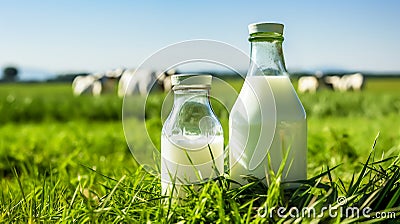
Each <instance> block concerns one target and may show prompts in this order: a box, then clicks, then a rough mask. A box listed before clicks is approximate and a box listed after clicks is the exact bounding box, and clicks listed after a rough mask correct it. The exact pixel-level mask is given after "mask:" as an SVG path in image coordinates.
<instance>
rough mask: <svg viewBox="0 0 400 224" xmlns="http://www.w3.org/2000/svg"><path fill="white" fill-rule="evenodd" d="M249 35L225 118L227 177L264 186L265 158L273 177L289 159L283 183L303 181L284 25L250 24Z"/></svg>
mask: <svg viewBox="0 0 400 224" xmlns="http://www.w3.org/2000/svg"><path fill="white" fill-rule="evenodd" d="M249 32H250V37H249V41H250V43H251V62H250V66H249V70H248V73H247V77H246V79H245V82H244V84H243V87H242V89H241V91H240V93H239V96H238V99H237V101H236V102H235V105H234V106H233V108H232V111H231V113H230V117H229V166H230V177H231V178H232V179H233V180H235V181H237V182H239V183H240V184H246V183H247V181H246V180H245V179H244V178H243V175H252V176H255V177H257V178H259V179H263V182H264V183H265V184H267V175H268V173H269V165H268V158H267V154H269V156H270V158H271V164H270V165H271V167H272V169H273V171H274V172H275V173H276V172H277V171H278V168H279V166H280V164H281V162H282V160H283V158H284V156H285V155H286V153H288V157H287V161H286V165H285V169H284V171H283V173H282V181H295V180H301V179H306V178H307V121H306V114H305V111H304V108H303V106H302V104H301V102H300V100H299V98H298V96H297V94H296V92H295V90H294V88H293V86H292V84H291V82H290V79H289V77H288V73H287V72H286V68H285V63H284V58H283V53H282V42H283V35H282V34H283V24H277V23H257V24H251V25H249ZM293 186H295V185H294V184H292V185H289V187H293Z"/></svg>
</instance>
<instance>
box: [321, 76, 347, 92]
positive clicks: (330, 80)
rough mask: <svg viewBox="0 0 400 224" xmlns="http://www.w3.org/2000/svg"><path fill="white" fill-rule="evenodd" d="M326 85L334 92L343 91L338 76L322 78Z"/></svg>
mask: <svg viewBox="0 0 400 224" xmlns="http://www.w3.org/2000/svg"><path fill="white" fill-rule="evenodd" d="M324 81H325V83H326V84H327V85H329V86H332V89H333V90H335V91H343V86H342V82H341V78H340V77H339V76H327V77H325V78H324Z"/></svg>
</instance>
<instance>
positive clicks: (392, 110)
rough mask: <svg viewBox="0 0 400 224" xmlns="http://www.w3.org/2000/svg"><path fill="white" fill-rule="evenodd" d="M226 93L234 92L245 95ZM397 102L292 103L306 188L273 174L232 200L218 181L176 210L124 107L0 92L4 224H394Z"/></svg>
mask: <svg viewBox="0 0 400 224" xmlns="http://www.w3.org/2000/svg"><path fill="white" fill-rule="evenodd" d="M228 82H229V83H231V84H232V86H234V87H235V88H236V89H237V90H239V89H240V87H241V83H242V81H241V80H228ZM399 90H400V79H397V78H387V79H368V80H367V82H366V85H365V88H364V90H363V91H361V92H345V93H340V92H333V91H331V90H327V89H323V90H321V91H319V92H317V93H316V94H299V96H300V99H301V101H302V103H303V105H304V107H305V109H306V112H307V117H308V130H309V134H308V155H307V156H308V180H306V181H304V182H303V186H302V187H300V188H298V189H297V190H284V189H283V188H282V183H280V182H279V175H281V174H280V173H277V174H271V180H272V183H273V184H272V185H270V187H269V188H267V187H265V186H263V185H261V184H260V183H259V182H258V180H253V179H251V178H250V179H249V181H250V183H249V184H248V185H245V186H243V187H241V188H238V189H230V188H229V184H230V180H229V178H228V177H226V176H224V177H221V178H219V179H218V180H216V181H214V182H210V183H207V184H204V185H203V186H201V188H200V190H199V191H195V190H193V187H192V186H188V189H187V190H188V191H189V192H190V193H189V195H188V197H187V199H186V200H184V201H183V202H181V204H179V205H176V204H169V203H166V200H164V199H163V198H162V197H161V196H160V183H159V182H160V181H159V179H157V177H154V176H152V175H151V174H148V173H146V172H145V171H144V170H143V169H142V168H141V167H140V166H138V164H137V163H136V162H135V160H134V159H133V156H132V155H131V153H130V151H129V148H128V146H127V144H126V141H125V137H124V132H123V128H122V122H121V118H122V115H121V108H122V99H119V98H118V97H117V96H114V95H104V96H100V97H92V96H80V97H74V96H73V95H72V91H71V87H70V85H68V84H54V83H53V84H46V83H35V84H1V85H0V185H1V190H0V223H3V222H14V223H37V222H39V223H40V222H44V223H47V222H62V223H64V222H67V223H70V222H74V223H75V222H76V223H120V222H123V223H125V222H127V223H144V222H161V223H170V222H171V223H176V222H179V223H186V222H188V223H253V222H254V223H275V222H276V223H284V222H286V223H291V222H300V221H302V222H303V223H304V222H306V223H307V222H311V221H314V222H313V223H318V222H319V223H351V222H361V221H363V222H370V223H373V222H382V221H383V220H385V221H386V222H389V223H398V221H399V217H400V181H399V179H400V169H399V166H400V157H399V156H400V92H399ZM165 96H166V94H164V93H152V94H151V95H150V96H149V99H148V103H147V111H146V124H147V127H148V128H149V130H150V131H149V133H150V135H151V136H150V137H151V138H152V139H153V140H154V142H155V145H156V146H159V136H160V128H161V126H162V123H161V120H160V111H161V104H162V102H163V99H164V97H165ZM214 110H215V112H216V114H217V116H218V117H219V118H220V120H221V122H222V124H223V126H224V134H225V136H226V138H225V141H226V142H227V133H228V129H227V122H228V116H229V114H228V112H227V111H226V110H224V109H223V108H221V107H220V106H218V104H216V103H214ZM141 138H142V136H138V138H137V139H139V140H138V141H140V139H141ZM143 150H145V149H143ZM339 199H345V200H346V203H345V204H341V203H339V202H340V201H339ZM328 205H332V206H333V207H335V206H336V207H335V208H339V207H342V206H343V208H345V207H358V208H365V207H369V208H371V211H370V212H369V215H370V216H369V217H365V216H361V215H360V216H359V217H349V216H346V215H345V214H341V213H339V214H338V215H336V216H335V217H331V216H330V215H329V214H328V212H327V211H325V212H324V211H321V210H322V208H323V207H326V206H328ZM278 207H284V208H291V207H296V208H299V209H301V208H314V209H315V210H316V211H317V213H318V214H319V212H320V213H321V214H322V215H321V216H320V217H319V216H318V217H308V218H307V217H296V216H295V217H294V216H292V213H290V212H288V210H287V211H286V212H285V213H284V214H283V217H281V216H279V214H277V213H276V208H278ZM264 208H265V209H264ZM263 209H264V210H266V211H268V215H267V216H265V215H262V214H260V211H261V210H263ZM385 212H386V213H385ZM270 214H271V215H270ZM382 214H386V217H385V218H386V219H383V218H382ZM379 215H381V216H379ZM389 215H390V216H389ZM395 217H396V218H395Z"/></svg>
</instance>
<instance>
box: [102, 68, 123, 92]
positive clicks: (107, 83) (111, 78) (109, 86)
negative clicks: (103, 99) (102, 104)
mask: <svg viewBox="0 0 400 224" xmlns="http://www.w3.org/2000/svg"><path fill="white" fill-rule="evenodd" d="M124 71H125V69H123V68H117V69H114V70H109V71H107V72H106V73H105V75H104V76H103V77H102V78H101V79H100V80H101V84H102V87H103V88H102V93H116V92H117V86H118V81H119V79H120V78H121V76H122V74H123V73H124Z"/></svg>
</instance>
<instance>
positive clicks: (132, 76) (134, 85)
mask: <svg viewBox="0 0 400 224" xmlns="http://www.w3.org/2000/svg"><path fill="white" fill-rule="evenodd" d="M175 72H176V71H175V70H168V71H167V72H163V71H152V70H148V69H138V70H135V69H128V70H125V71H124V72H123V74H122V76H121V78H120V80H119V83H118V96H119V97H124V95H125V94H126V95H134V94H140V95H142V96H144V95H146V94H147V93H149V92H150V90H156V89H157V90H163V91H166V92H168V91H169V90H170V89H171V88H172V85H171V77H170V76H171V75H172V74H174V73H175Z"/></svg>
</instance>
